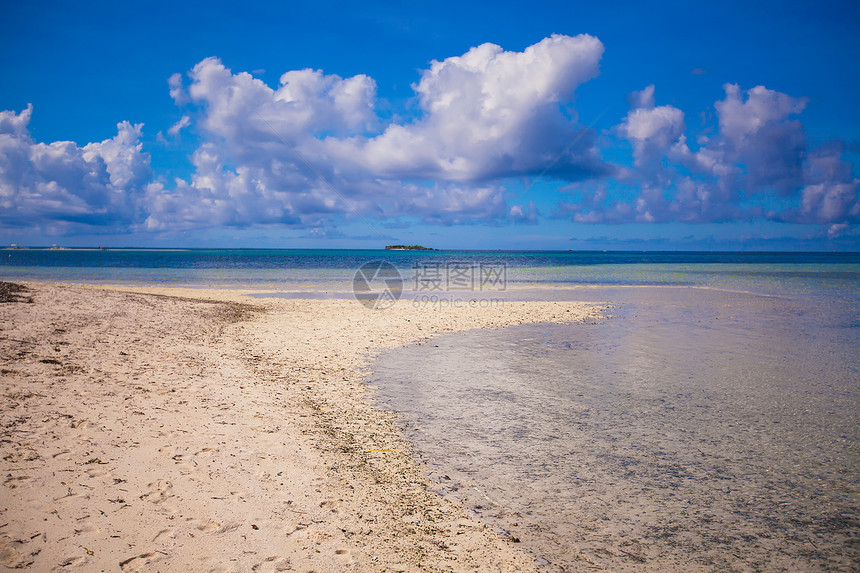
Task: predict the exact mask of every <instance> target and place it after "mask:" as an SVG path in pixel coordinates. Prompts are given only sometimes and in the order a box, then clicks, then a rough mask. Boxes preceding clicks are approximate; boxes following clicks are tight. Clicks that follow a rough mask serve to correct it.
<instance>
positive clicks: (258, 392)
mask: <svg viewBox="0 0 860 573" xmlns="http://www.w3.org/2000/svg"><path fill="white" fill-rule="evenodd" d="M26 284H27V286H28V288H30V293H29V296H32V298H33V299H34V303H33V304H27V303H23V302H21V303H5V304H3V305H2V306H0V312H2V313H3V340H0V345H2V346H0V348H2V352H3V361H4V364H5V366H4V368H3V377H2V379H3V382H4V392H5V396H4V398H3V399H4V401H5V402H6V404H5V408H4V409H3V420H2V421H3V423H4V427H5V430H4V433H5V435H4V440H3V443H2V448H0V449H2V453H3V456H4V459H3V461H2V464H3V475H4V476H8V475H11V476H12V477H11V478H10V477H7V478H5V482H4V486H5V487H4V490H5V491H4V500H3V503H2V510H3V511H2V513H3V514H4V515H3V516H2V521H3V522H4V523H6V525H5V526H0V540H2V541H0V563H2V564H3V565H4V566H6V567H14V566H16V565H26V564H27V563H31V566H32V567H35V568H37V569H40V570H42V569H51V568H61V567H62V568H65V567H82V568H86V569H92V568H94V567H103V568H105V569H108V570H117V568H120V569H122V570H124V571H131V570H142V569H144V568H151V567H156V568H162V569H168V570H174V569H187V570H194V571H198V570H225V571H231V570H235V571H242V570H250V569H252V568H254V567H256V568H257V570H284V569H285V568H292V569H297V570H305V571H308V570H334V569H336V570H356V571H363V570H382V571H415V570H419V569H420V570H488V569H495V570H499V569H501V570H533V569H534V565H533V558H532V557H531V556H529V555H526V554H524V553H522V552H521V551H520V550H519V549H518V547H517V546H516V545H515V543H514V542H513V540H511V539H504V538H503V537H500V536H499V535H498V534H496V533H494V532H493V531H491V530H490V529H489V528H488V527H487V526H485V525H483V524H480V523H478V522H477V521H475V519H474V518H472V517H470V516H469V515H468V514H467V512H466V511H465V509H463V508H462V507H461V506H458V505H457V504H456V503H455V502H453V501H451V500H449V499H446V498H442V497H440V496H439V495H438V494H436V493H433V491H432V484H431V483H430V481H429V479H428V477H427V475H426V473H425V469H423V468H422V467H421V466H419V465H418V462H417V461H416V460H415V459H414V458H413V451H412V448H411V446H410V444H409V443H408V441H407V440H406V439H405V437H404V436H403V434H402V431H401V430H400V429H399V428H398V427H397V424H396V415H395V414H393V413H392V412H389V411H385V410H382V409H380V408H379V407H377V406H374V405H373V389H371V388H369V387H368V386H367V384H366V383H365V382H366V380H365V375H366V372H367V370H366V369H367V366H368V365H369V364H370V361H371V360H372V358H373V356H374V355H375V354H376V353H378V352H379V351H381V350H383V349H387V348H392V347H397V346H402V345H404V344H408V343H414V342H419V343H420V342H421V341H425V340H427V339H429V338H431V337H432V336H434V335H436V334H438V333H443V332H454V331H461V330H470V329H476V328H498V327H504V326H512V325H516V324H525V323H535V322H590V321H594V320H595V319H597V318H598V317H599V316H600V314H601V313H600V311H601V309H602V308H605V305H602V306H601V305H598V304H586V303H574V302H539V301H529V302H514V301H508V302H505V304H504V305H503V306H502V307H501V308H498V307H497V308H469V307H461V308H447V309H427V308H425V309H421V308H414V307H412V306H411V305H395V306H394V307H393V308H391V309H388V310H385V311H370V310H367V309H365V308H364V307H362V306H361V305H360V304H358V303H356V302H355V301H351V300H342V299H277V298H252V297H248V296H245V293H244V291H236V290H210V289H198V288H170V287H146V288H140V287H122V286H112V287H104V286H100V285H99V286H90V285H88V286H59V285H54V286H52V285H46V284H44V283H41V284H34V283H26ZM212 303H216V304H212Z"/></svg>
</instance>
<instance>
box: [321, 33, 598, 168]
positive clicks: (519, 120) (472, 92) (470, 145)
mask: <svg viewBox="0 0 860 573" xmlns="http://www.w3.org/2000/svg"><path fill="white" fill-rule="evenodd" d="M602 54H603V44H601V43H600V41H599V40H598V39H597V38H594V37H593V36H587V35H581V36H577V37H569V36H558V35H555V36H552V37H551V38H547V39H545V40H543V41H541V42H539V43H537V44H535V45H533V46H530V47H528V48H526V49H525V50H524V51H523V52H506V51H504V50H502V48H501V47H499V46H497V45H494V44H483V45H481V46H478V47H476V48H472V49H471V50H469V51H468V52H467V53H466V54H464V55H462V56H457V57H451V58H448V59H446V60H443V61H441V62H438V61H434V62H433V63H432V64H431V66H430V68H429V69H428V70H426V71H424V73H423V74H422V76H421V80H420V81H419V82H418V84H417V85H413V89H414V90H415V92H416V94H417V95H418V102H419V105H420V108H421V111H422V116H421V117H420V118H419V119H418V120H417V121H415V122H414V123H411V124H407V125H399V124H394V125H390V126H388V127H387V128H386V129H385V131H384V132H383V133H381V134H380V135H378V136H375V137H370V138H354V139H349V140H344V141H331V140H330V141H328V142H327V143H329V145H327V146H326V150H327V151H328V152H330V153H332V154H334V155H335V156H337V157H339V158H340V159H341V160H342V161H344V162H350V161H351V162H354V163H355V164H356V165H366V166H368V167H369V169H370V170H371V171H372V172H374V173H375V174H378V175H381V176H385V177H389V178H420V179H433V180H445V181H456V182H461V183H463V182H479V181H488V180H493V179H502V178H505V177H512V176H519V175H531V174H537V173H547V174H549V175H551V176H555V177H558V178H561V179H568V180H576V179H582V178H585V177H589V176H594V175H597V174H602V173H605V172H607V171H608V169H609V167H608V166H607V165H605V164H604V163H603V162H602V161H601V160H600V158H599V155H598V152H597V150H596V149H595V147H594V138H593V135H592V134H591V133H590V131H589V130H587V129H585V128H583V127H581V126H577V125H576V123H575V122H574V121H571V120H570V119H568V118H566V117H565V115H564V113H563V110H562V105H561V104H565V103H568V102H570V100H571V98H572V97H573V94H574V92H575V90H576V88H577V87H579V86H580V85H581V84H583V83H584V82H586V81H588V80H589V79H591V78H593V77H594V76H596V75H597V73H598V71H599V68H598V65H599V62H600V58H601V56H602Z"/></svg>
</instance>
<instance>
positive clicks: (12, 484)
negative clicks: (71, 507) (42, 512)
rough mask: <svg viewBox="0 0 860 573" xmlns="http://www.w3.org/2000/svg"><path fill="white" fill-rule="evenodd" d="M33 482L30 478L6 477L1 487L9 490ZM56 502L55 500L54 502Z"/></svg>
mask: <svg viewBox="0 0 860 573" xmlns="http://www.w3.org/2000/svg"><path fill="white" fill-rule="evenodd" d="M29 481H33V478H32V476H15V477H7V478H6V480H5V481H4V482H3V485H5V486H6V487H8V488H9V489H15V488H17V487H20V486H22V485H27V482H29ZM54 501H56V500H54Z"/></svg>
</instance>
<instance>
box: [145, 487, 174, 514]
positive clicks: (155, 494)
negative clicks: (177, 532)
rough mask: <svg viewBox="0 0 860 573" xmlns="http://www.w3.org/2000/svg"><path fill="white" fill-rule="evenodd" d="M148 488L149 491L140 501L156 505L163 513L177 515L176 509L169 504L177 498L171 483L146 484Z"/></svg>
mask: <svg viewBox="0 0 860 573" xmlns="http://www.w3.org/2000/svg"><path fill="white" fill-rule="evenodd" d="M146 487H147V490H148V491H147V492H146V493H144V494H142V495H140V496H139V499H140V500H142V501H149V502H152V503H154V504H155V505H156V506H157V507H158V509H159V510H160V511H161V512H163V513H170V514H173V513H176V507H175V506H173V505H172V504H169V503H167V501H168V500H169V499H171V498H173V497H175V496H174V495H173V493H172V491H173V484H172V483H171V482H169V481H161V480H159V481H154V482H150V483H148V484H146Z"/></svg>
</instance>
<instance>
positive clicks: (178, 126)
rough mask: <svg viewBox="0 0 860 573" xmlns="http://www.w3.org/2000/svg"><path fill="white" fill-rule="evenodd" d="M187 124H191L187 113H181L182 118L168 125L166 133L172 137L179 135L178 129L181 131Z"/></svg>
mask: <svg viewBox="0 0 860 573" xmlns="http://www.w3.org/2000/svg"><path fill="white" fill-rule="evenodd" d="M189 125H191V118H190V117H188V116H187V115H183V116H182V119H180V120H179V121H177V122H176V123H174V124H173V125H171V126H170V128H169V129H168V130H167V133H168V134H169V135H172V136H173V137H176V136H177V135H179V132H180V131H182V130H183V129H184V128H186V127H188V126H189Z"/></svg>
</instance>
